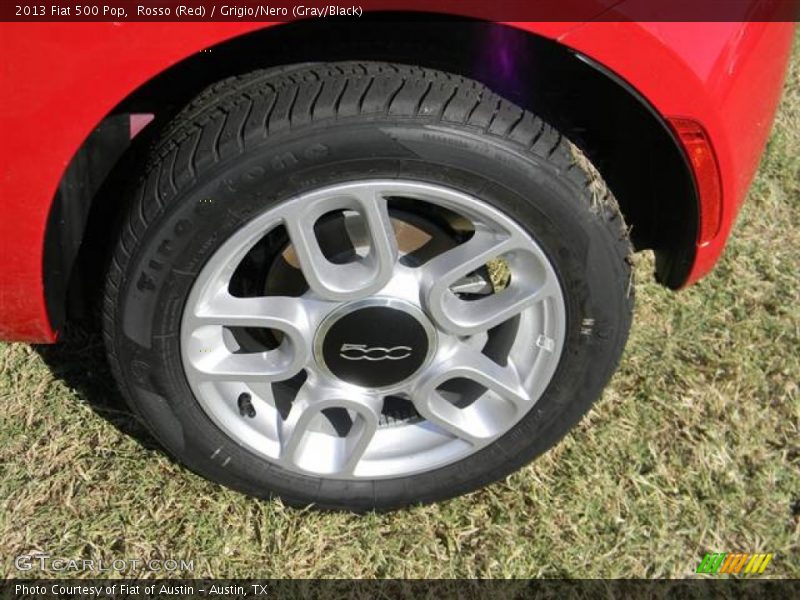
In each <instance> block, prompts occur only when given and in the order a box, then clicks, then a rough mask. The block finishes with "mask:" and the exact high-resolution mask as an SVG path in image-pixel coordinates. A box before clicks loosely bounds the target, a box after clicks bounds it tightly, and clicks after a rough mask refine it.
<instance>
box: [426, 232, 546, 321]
mask: <svg viewBox="0 0 800 600" xmlns="http://www.w3.org/2000/svg"><path fill="white" fill-rule="evenodd" d="M504 254H511V255H512V256H513V260H514V261H516V262H518V263H520V265H519V266H520V268H519V269H518V270H517V276H516V277H514V278H513V279H512V280H511V282H510V284H509V286H508V288H507V289H505V290H503V291H502V292H501V293H498V294H492V295H487V296H486V297H485V298H481V299H479V300H472V301H466V300H461V299H460V298H459V297H458V296H457V295H456V293H454V291H453V290H454V288H455V289H456V290H457V289H458V286H459V285H460V284H461V282H462V281H464V278H465V277H466V276H467V275H468V274H469V273H470V272H472V271H474V270H476V269H478V268H479V267H482V266H484V265H486V263H487V262H489V261H490V260H492V259H495V258H498V257H500V256H501V255H504ZM546 267H547V259H546V257H545V256H544V255H543V254H542V253H541V251H538V252H536V251H532V250H531V249H530V248H528V247H526V244H525V241H524V240H520V239H518V238H517V237H516V236H511V235H507V234H505V235H504V234H497V233H494V232H490V231H482V230H478V231H476V232H475V235H473V237H472V238H470V239H469V240H468V241H467V242H465V243H463V244H461V245H460V246H456V247H455V248H453V249H452V250H449V251H447V252H445V253H443V254H441V255H439V256H437V257H436V258H434V259H433V260H431V261H430V262H429V263H428V264H426V265H425V266H424V267H423V271H424V276H423V298H424V302H425V307H426V308H427V310H428V312H429V313H430V315H431V317H432V318H433V320H434V321H435V322H436V324H437V325H438V326H439V327H441V328H442V329H443V330H445V331H447V332H448V333H451V334H453V335H460V336H465V335H474V334H476V333H480V332H482V331H486V330H487V329H490V328H491V327H494V326H495V325H498V324H500V323H502V322H504V321H507V320H508V319H510V318H512V317H514V316H516V315H518V314H519V313H520V312H522V311H523V310H525V309H526V308H528V307H530V306H532V305H533V304H535V303H537V302H540V301H541V300H543V299H544V298H546V297H547V296H552V295H555V294H559V293H560V289H559V286H558V283H557V281H556V280H555V277H554V276H551V275H550V274H549V273H548V269H547V268H546Z"/></svg>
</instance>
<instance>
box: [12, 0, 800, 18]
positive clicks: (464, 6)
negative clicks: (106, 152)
mask: <svg viewBox="0 0 800 600" xmlns="http://www.w3.org/2000/svg"><path fill="white" fill-rule="evenodd" d="M387 11H389V12H405V13H409V12H412V13H419V14H420V15H421V16H425V15H429V16H438V15H447V16H452V17H467V18H475V19H483V20H488V21H589V20H595V21H797V20H798V19H800V0H80V1H76V0H3V2H2V3H0V20H2V21H19V22H52V21H65V22H68V21H109V22H129V21H189V22H198V21H228V22H231V21H292V20H296V19H309V18H355V19H358V18H365V17H368V16H369V15H370V13H375V12H387Z"/></svg>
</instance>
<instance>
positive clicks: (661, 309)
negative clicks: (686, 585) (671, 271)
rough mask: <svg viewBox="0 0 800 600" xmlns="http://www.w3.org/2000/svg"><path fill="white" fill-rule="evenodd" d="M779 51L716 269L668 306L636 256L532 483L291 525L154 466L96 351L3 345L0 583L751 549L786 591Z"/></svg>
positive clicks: (630, 573) (787, 464) (787, 123)
mask: <svg viewBox="0 0 800 600" xmlns="http://www.w3.org/2000/svg"><path fill="white" fill-rule="evenodd" d="M797 46H798V45H797V44H796V48H795V54H794V56H795V60H794V64H793V68H792V71H791V73H790V75H789V79H788V80H787V85H786V90H785V94H784V98H783V102H782V104H781V109H780V113H779V116H778V119H777V121H776V124H775V127H774V130H773V134H772V137H771V140H770V143H769V147H768V150H767V153H766V156H765V158H764V161H763V163H762V165H761V169H760V171H759V174H758V177H757V179H756V182H755V184H754V186H753V189H752V193H751V194H750V198H749V200H748V202H747V204H746V206H745V208H744V210H743V211H742V214H741V217H740V219H739V221H738V224H737V226H736V229H735V231H734V234H733V238H732V241H731V243H730V245H729V248H728V250H727V252H726V254H725V257H724V259H723V260H722V262H721V263H720V265H719V266H718V268H717V269H716V271H715V272H714V273H713V274H712V275H710V276H709V277H708V278H707V279H705V280H704V281H702V282H701V283H700V284H698V285H696V286H694V287H692V288H690V289H688V290H686V291H684V292H682V293H680V294H673V293H672V292H669V291H667V290H665V289H663V288H661V287H659V286H658V285H657V284H656V283H655V282H654V281H653V278H652V276H651V272H652V267H653V265H652V258H651V257H650V256H648V255H646V254H645V255H640V256H638V257H637V259H636V260H637V265H636V274H637V277H638V281H639V284H638V290H637V295H638V297H637V309H636V318H635V323H634V328H633V332H632V335H631V339H630V343H629V345H628V348H627V350H626V354H625V357H624V361H623V365H622V367H621V369H620V371H619V372H618V373H617V374H616V376H615V377H614V379H613V381H612V383H611V385H610V387H609V388H608V389H607V390H606V392H605V394H604V395H603V398H602V400H600V401H599V402H598V403H597V405H596V406H595V408H594V409H593V410H592V412H591V413H590V415H589V416H588V417H587V418H586V419H585V420H584V421H583V422H582V424H581V425H580V426H579V427H578V428H577V429H575V430H574V431H573V432H572V433H571V434H570V435H569V436H568V437H567V438H566V439H565V440H564V441H563V442H562V443H561V444H560V445H559V446H558V447H557V448H556V449H555V450H553V451H551V452H550V453H548V454H546V455H545V456H544V457H542V458H541V459H540V460H538V461H537V462H535V463H534V464H532V465H530V466H528V467H526V468H525V469H523V470H522V471H520V472H518V473H516V474H514V475H512V476H511V477H509V478H508V479H507V480H506V481H504V482H501V483H498V484H495V485H492V486H490V487H488V488H487V489H484V490H481V491H479V492H476V493H474V494H471V495H469V496H467V497H462V498H458V499H455V500H452V501H449V502H444V503H441V504H438V505H435V506H425V507H420V508H413V509H410V510H405V511H400V512H396V513H393V514H388V515H374V514H370V515H367V516H354V515H349V514H330V513H319V512H314V511H299V510H295V509H291V508H288V507H285V506H283V505H282V504H281V503H280V502H279V501H272V502H259V501H255V500H251V499H249V498H246V497H244V496H240V495H238V494H236V493H233V492H230V491H228V490H226V489H223V488H221V487H218V486H216V485H213V484H210V483H207V482H206V481H204V480H203V479H201V478H200V477H198V476H196V475H194V474H192V473H190V472H189V471H187V470H186V469H184V468H182V467H181V466H179V465H177V464H175V463H173V462H171V461H170V460H169V459H167V458H165V456H164V455H163V454H162V453H161V452H160V451H159V450H158V449H157V447H156V446H155V445H154V444H153V443H152V442H151V441H149V440H148V438H147V437H146V435H144V434H143V432H142V431H141V429H140V428H139V427H138V426H137V425H136V424H135V422H134V421H133V420H132V419H131V418H130V416H129V415H128V414H127V412H126V411H125V409H124V406H123V404H122V402H121V399H120V398H119V395H118V394H117V392H116V391H115V389H114V386H113V383H112V382H111V380H110V378H109V374H108V371H107V368H106V366H105V362H104V359H103V348H102V344H101V343H100V341H99V340H98V339H97V338H95V337H93V336H90V335H84V334H81V332H75V333H73V334H72V336H71V339H69V340H68V341H67V343H66V344H62V345H60V346H56V347H51V348H48V347H40V348H33V347H31V346H27V345H23V344H8V345H3V346H0V448H2V450H1V451H0V457H1V458H0V554H2V556H3V562H2V564H0V576H14V575H21V574H20V573H17V572H16V571H15V570H14V568H13V557H14V556H16V555H18V554H22V553H29V552H34V551H40V552H47V553H50V554H51V555H53V556H60V557H65V558H94V559H105V560H111V559H114V558H140V559H147V558H167V557H171V558H184V559H194V561H195V570H194V572H192V573H185V575H187V576H196V577H200V576H263V577H472V576H482V577H538V576H550V577H553V576H574V577H682V576H687V575H691V574H692V573H693V572H694V569H695V568H696V566H697V564H698V562H699V560H700V559H701V558H702V556H703V554H704V553H705V552H707V551H720V552H727V551H745V552H755V551H760V552H773V553H775V558H774V559H773V562H772V564H771V566H770V567H769V568H768V571H767V573H766V574H767V575H770V576H774V577H800V558H798V557H799V556H800V548H799V546H800V432H798V422H800V401H798V382H800V309H799V308H798V301H800V275H799V274H798V270H799V269H800V51H798V47H797ZM753 93H757V91H754V92H753ZM29 574H34V575H40V573H38V572H31V573H29ZM85 575H88V574H84V576H85Z"/></svg>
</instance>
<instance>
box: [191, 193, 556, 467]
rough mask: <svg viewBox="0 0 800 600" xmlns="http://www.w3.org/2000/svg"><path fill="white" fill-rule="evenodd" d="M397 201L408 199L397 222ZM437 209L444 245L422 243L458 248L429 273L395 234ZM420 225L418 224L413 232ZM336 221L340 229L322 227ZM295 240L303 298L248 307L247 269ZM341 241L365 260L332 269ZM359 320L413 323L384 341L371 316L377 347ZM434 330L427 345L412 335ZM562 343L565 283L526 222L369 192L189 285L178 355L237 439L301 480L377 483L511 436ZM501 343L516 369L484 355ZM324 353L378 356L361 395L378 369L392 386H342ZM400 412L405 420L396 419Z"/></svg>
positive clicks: (464, 205) (222, 258) (222, 255)
mask: <svg viewBox="0 0 800 600" xmlns="http://www.w3.org/2000/svg"><path fill="white" fill-rule="evenodd" d="M391 198H402V199H407V200H410V201H411V202H405V203H404V204H403V205H402V207H401V208H400V210H398V211H397V212H394V213H391V218H390V211H389V200H388V199H391ZM428 205H433V206H435V207H437V208H435V209H434V211H433V214H434V216H433V217H432V218H433V219H434V220H433V222H432V227H431V231H438V233H435V234H429V233H426V234H425V235H428V238H429V239H433V238H431V235H441V236H446V237H443V238H442V239H441V240H438V239H437V240H436V243H437V247H438V248H442V249H443V248H447V249H445V250H443V251H441V250H440V251H439V252H440V253H439V254H434V255H433V256H432V257H430V258H428V259H427V260H426V261H425V262H422V263H421V264H419V265H416V264H411V263H408V262H404V261H402V260H400V258H399V257H400V255H401V251H400V249H399V248H398V238H397V237H396V233H395V231H397V227H398V226H400V227H406V228H409V227H411V228H413V227H415V225H414V223H416V222H418V220H419V219H424V218H426V217H427V216H428V215H429V214H431V213H428V212H427V208H428ZM441 209H444V210H445V211H450V212H452V213H455V214H456V215H458V217H459V218H460V219H461V220H462V221H463V222H466V223H471V224H472V227H473V233H472V235H471V237H470V238H468V239H467V240H466V241H465V242H462V243H460V244H458V243H457V242H456V237H454V236H452V235H450V234H448V233H446V228H441V227H440V226H439V225H437V221H436V220H435V219H436V218H438V217H436V216H435V215H437V214H439V213H437V211H439V210H441ZM409 210H410V211H411V213H409V212H408V211H409ZM407 214H412V216H413V218H412V219H410V220H409V221H403V215H407ZM329 218H335V219H340V224H341V225H343V226H341V225H339V224H337V225H336V227H338V229H336V227H334V228H332V229H330V228H329V229H326V228H327V227H329V225H330V224H331V221H328V220H327V219H329ZM321 219H325V221H324V223H323V222H322V221H320V220H321ZM392 219H394V221H395V222H394V224H393V221H392ZM317 222H320V223H321V225H322V226H321V227H320V228H319V229H315V225H316V224H317ZM398 223H399V225H398ZM281 226H284V227H285V228H286V233H288V237H289V241H290V242H291V244H290V246H288V247H286V246H284V247H283V248H282V249H278V250H275V252H277V253H279V254H276V256H284V257H285V256H286V255H287V252H288V253H289V254H288V256H293V257H295V258H296V262H293V261H288V262H289V264H290V265H292V266H293V267H297V266H299V268H300V270H301V271H302V274H303V276H304V278H305V280H306V282H307V283H308V288H309V289H308V291H307V292H305V293H304V294H303V295H301V296H299V297H288V296H270V295H263V296H255V297H252V296H250V297H240V296H239V295H236V296H234V295H233V294H232V293H231V291H230V290H231V289H232V287H233V286H232V281H233V279H234V276H235V274H236V273H237V269H238V267H239V265H240V264H243V261H244V259H245V257H246V256H248V253H249V252H250V251H251V250H253V249H254V248H256V246H257V244H258V243H259V241H260V240H262V239H264V236H265V235H267V234H269V233H271V232H273V231H274V230H276V229H277V228H280V227H281ZM331 231H333V233H331ZM417 231H421V230H420V229H417ZM426 231H427V230H426ZM342 235H344V236H347V238H349V244H350V246H349V247H350V248H351V249H352V250H354V252H353V253H352V255H349V256H350V258H349V259H348V260H349V262H346V263H344V264H341V259H340V258H338V257H340V256H341V254H339V255H337V257H327V256H326V254H325V252H329V251H333V250H331V249H326V250H325V252H323V246H322V244H323V243H325V244H331V243H338V237H337V236H342ZM421 237H423V236H417V238H416V239H419V238H421ZM454 243H456V245H453V244H454ZM344 244H345V245H347V240H346V239H345V240H344ZM336 251H337V252H341V251H340V250H336ZM403 252H404V253H405V252H408V249H407V248H406V249H404V250H403ZM331 259H334V260H336V261H337V262H333V261H332V260H331ZM495 259H500V260H501V261H502V262H503V263H504V264H505V265H506V267H507V269H508V273H509V276H508V277H507V278H506V280H505V283H504V285H503V287H502V288H501V289H499V290H495V288H494V287H493V285H492V284H491V282H490V281H488V279H486V277H487V276H486V273H487V272H488V271H487V265H488V263H490V262H491V261H495ZM252 268H253V266H252V264H251V265H250V266H249V267H248V269H252ZM263 268H269V267H268V266H265V267H263ZM258 285H260V284H258V283H256V286H258ZM237 289H238V288H237ZM256 289H263V288H256ZM362 310H372V311H378V312H380V311H384V312H383V313H381V314H390V315H391V314H394V313H391V311H393V310H395V311H401V312H402V313H403V314H404V315H405V317H402V318H408V315H412V317H413V318H414V319H416V324H408V323H407V322H406V325H403V326H402V327H399V328H398V327H397V325H396V324H397V323H399V322H401V320H402V319H401V317H399V316H391V317H381V318H386V319H390V321H382V322H375V324H374V327H373V321H371V320H370V319H372V318H373V317H372V316H370V317H364V319H365V320H362V321H361V323H362V325H360V327H362V328H364V329H368V330H370V334H369V335H368V336H367V337H366V338H363V339H362V337H363V336H362V333H363V332H360V331H358V327H353V330H352V335H351V329H349V328H350V325H348V324H347V322H346V321H345V319H356V321H358V319H359V317H358V313H359V311H362ZM385 311H389V313H386V312H385ZM362 314H366V313H362ZM369 314H370V315H372V314H373V313H369ZM375 314H377V313H375ZM399 314H400V313H397V315H399ZM398 319H400V320H398ZM379 320H380V319H379ZM415 325H419V327H415ZM420 328H421V330H422V331H424V332H427V333H426V334H425V335H421V334H420V333H419V332H417V334H416V335H417V336H418V337H416V338H414V339H413V340H412V339H411V338H410V337H408V336H410V335H411V334H410V333H409V332H410V331H412V330H414V329H420ZM265 330H269V332H270V333H265V332H264V331H265ZM391 330H394V333H392V331H391ZM335 331H338V333H334V332H335ZM397 331H400V332H401V333H397ZM565 331H566V310H565V305H564V299H563V295H562V292H561V286H560V284H559V281H558V277H557V276H556V273H555V270H554V269H553V266H552V264H551V263H550V262H549V260H548V258H547V256H546V255H545V253H544V252H543V250H542V249H541V248H540V247H539V245H538V244H537V243H536V242H535V241H534V240H532V239H531V237H530V235H529V234H528V233H527V232H526V231H525V230H524V229H523V228H522V227H520V226H519V225H518V224H517V223H516V222H514V221H512V220H511V219H509V218H508V217H507V216H505V215H504V214H503V213H501V212H500V211H498V210H497V209H495V208H494V207H492V206H491V205H489V204H487V203H485V202H482V201H481V200H478V199H477V198H474V197H471V196H468V195H466V194H464V193H462V192H459V191H456V190H453V189H450V188H446V187H443V186H438V185H432V184H428V183H421V182H415V181H403V180H369V181H363V182H357V183H346V184H341V185H336V186H330V187H327V188H322V189H319V190H316V191H314V192H311V193H308V194H303V195H301V196H298V197H296V198H292V199H289V200H287V201H284V202H282V203H280V204H277V205H275V206H273V207H271V208H269V209H267V210H265V212H264V213H262V214H261V215H258V216H256V217H255V218H253V219H252V220H251V221H250V222H248V223H247V224H245V225H244V226H242V227H241V229H239V230H238V231H237V232H235V233H234V234H233V235H231V236H230V237H229V238H228V239H227V240H226V241H225V242H224V243H223V244H222V245H221V246H220V247H219V248H218V249H217V250H216V251H215V252H214V254H213V255H212V256H211V257H210V258H209V260H208V261H207V262H206V264H205V266H204V267H203V268H202V270H201V272H200V273H199V275H198V276H197V279H196V281H195V283H194V285H193V287H192V290H191V292H190V295H189V298H188V300H187V302H186V306H185V307H184V311H183V317H182V323H181V355H182V359H183V364H184V369H185V374H186V378H187V381H188V383H189V385H190V387H191V389H192V391H193V392H194V394H195V397H196V398H197V400H198V402H199V403H200V405H201V406H202V408H203V410H204V411H205V412H206V414H208V416H209V417H210V418H211V419H212V420H213V421H214V422H215V423H216V424H217V425H218V426H219V427H220V428H221V429H222V430H223V431H224V432H225V433H226V434H227V435H229V436H230V437H231V438H232V439H234V440H235V441H236V442H237V443H239V444H241V445H243V446H245V447H247V448H248V449H249V450H251V451H252V452H254V453H255V454H257V455H259V456H262V457H264V458H265V459H266V460H268V461H269V462H272V463H274V464H276V465H279V466H280V467H281V468H283V469H285V470H287V471H291V472H295V473H303V474H311V475H314V476H317V477H325V478H333V479H354V480H369V479H381V478H392V477H403V476H407V475H410V474H414V473H421V472H426V471H430V470H432V469H436V468H439V467H441V466H444V465H446V464H451V463H453V462H457V461H459V460H462V459H464V458H465V457H467V456H468V455H469V454H471V453H473V452H475V451H477V450H478V449H480V448H481V447H484V446H485V445H487V444H489V443H491V442H492V441H494V440H496V439H498V438H500V437H501V436H503V435H504V434H505V433H507V432H508V431H509V430H510V429H511V428H512V427H513V426H514V425H515V424H516V423H517V422H518V421H519V420H520V419H521V418H522V417H523V416H524V415H525V414H526V413H527V412H528V411H529V410H530V409H531V407H532V406H533V405H534V404H535V403H536V401H537V400H538V399H539V397H540V396H541V394H542V393H543V392H544V390H545V389H546V387H547V384H548V382H549V381H550V379H551V378H552V376H553V373H554V372H555V369H556V367H557V366H558V362H559V359H560V356H561V352H562V349H563V345H564V337H565ZM365 335H366V334H365ZM390 335H395V336H398V335H399V336H400V337H399V338H397V337H395V338H390V337H387V336H390ZM337 336H339V337H337ZM404 336H405V337H404ZM493 336H496V339H495V341H497V339H499V340H500V342H499V346H500V347H502V348H504V350H502V352H503V353H504V354H503V356H500V357H498V356H494V355H492V357H490V356H489V355H487V354H485V353H484V352H486V351H487V350H486V349H487V348H489V347H490V346H493V347H495V348H496V347H497V344H496V343H495V344H493V342H492V339H493ZM391 339H394V341H391ZM328 340H333V341H331V343H330V349H329V350H327V352H331V353H332V356H333V358H332V359H331V360H335V358H336V357H337V356H339V357H340V355H341V352H342V350H341V348H343V347H352V348H356V350H355V351H353V350H351V351H349V355H348V356H356V357H361V356H370V357H371V358H372V359H373V360H369V361H368V360H365V359H363V360H356V361H344V360H341V357H340V359H339V360H340V362H347V365H346V367H347V368H348V369H349V368H350V367H354V368H356V370H358V368H363V369H365V370H366V375H365V378H364V379H357V380H356V381H378V379H374V380H373V379H370V376H373V375H375V374H378V373H382V375H381V377H384V376H385V377H387V378H388V379H387V380H386V381H388V383H386V385H384V384H383V383H380V384H377V383H376V384H374V385H375V387H372V388H368V387H364V386H362V385H359V384H357V383H348V382H347V381H348V380H347V377H348V375H344V376H343V375H342V373H347V372H349V371H346V370H345V371H342V370H337V369H344V368H345V367H342V366H341V365H340V366H338V367H336V368H335V369H331V368H329V367H330V366H331V364H333V363H331V364H329V360H328V358H326V355H324V352H326V350H325V347H326V344H325V342H326V341H328ZM367 342H368V343H367ZM397 349H400V350H401V351H398V350H397ZM414 352H418V353H419V354H418V355H417V354H414ZM412 354H413V355H414V357H415V358H409V360H412V361H414V360H417V361H418V362H417V363H414V362H412V363H402V362H401V361H402V360H404V359H405V357H406V355H408V356H409V357H410V356H411V355H412ZM389 355H391V357H392V358H391V360H390V359H389V358H388V356H389ZM345 358H346V357H345ZM495 359H497V360H495ZM500 363H502V364H500ZM403 364H406V365H408V370H406V371H403V370H402V368H403ZM415 364H416V365H418V366H414V365H415ZM414 369H416V370H414ZM394 373H397V376H396V379H393V377H395V375H394ZM401 373H402V374H401ZM340 377H343V378H340ZM359 377H361V375H359ZM380 381H383V380H382V379H381V380H380ZM389 398H392V400H391V402H390V403H389V404H391V406H390V407H389V408H385V405H386V406H389V405H387V404H386V403H388V402H389ZM242 402H244V404H242ZM398 403H399V404H398ZM403 403H405V404H403ZM384 410H388V411H389V412H387V413H384ZM398 411H399V414H402V415H405V416H403V417H401V418H400V420H399V422H398V419H397V418H396V415H397V414H398Z"/></svg>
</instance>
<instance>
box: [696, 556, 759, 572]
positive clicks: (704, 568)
mask: <svg viewBox="0 0 800 600" xmlns="http://www.w3.org/2000/svg"><path fill="white" fill-rule="evenodd" d="M772 556H773V555H772V554H748V553H746V552H745V553H736V552H733V553H725V552H719V553H712V554H706V555H705V556H704V557H703V560H701V561H700V564H699V565H698V566H697V572H698V573H730V574H734V575H738V574H740V573H741V574H745V575H756V574H759V575H760V574H761V573H763V572H764V569H766V568H767V565H768V564H769V561H771V560H772Z"/></svg>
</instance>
